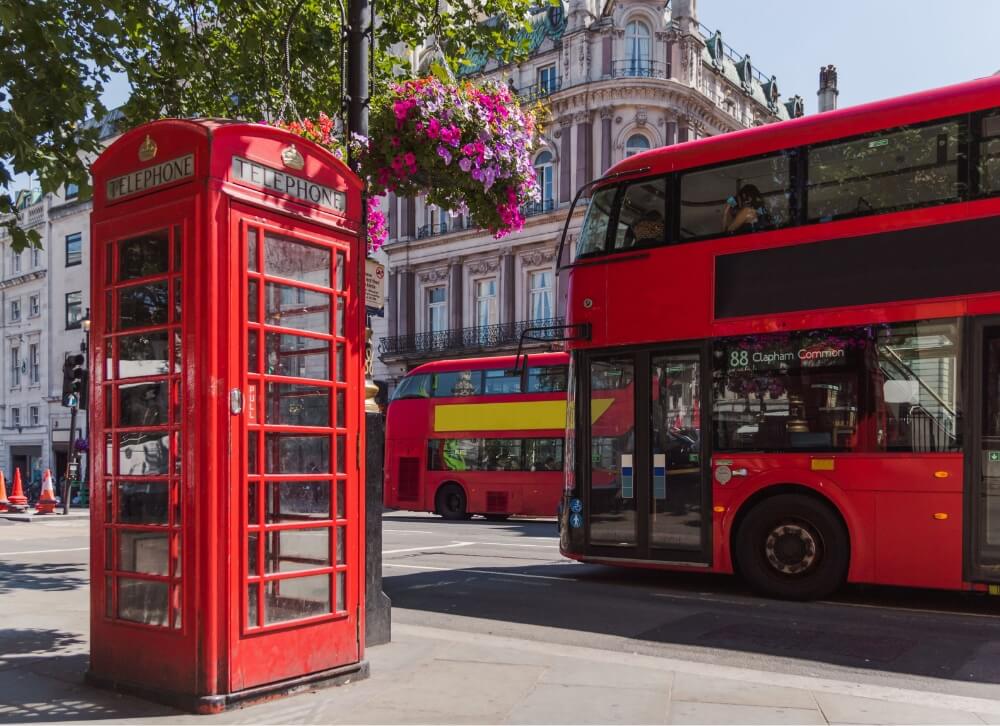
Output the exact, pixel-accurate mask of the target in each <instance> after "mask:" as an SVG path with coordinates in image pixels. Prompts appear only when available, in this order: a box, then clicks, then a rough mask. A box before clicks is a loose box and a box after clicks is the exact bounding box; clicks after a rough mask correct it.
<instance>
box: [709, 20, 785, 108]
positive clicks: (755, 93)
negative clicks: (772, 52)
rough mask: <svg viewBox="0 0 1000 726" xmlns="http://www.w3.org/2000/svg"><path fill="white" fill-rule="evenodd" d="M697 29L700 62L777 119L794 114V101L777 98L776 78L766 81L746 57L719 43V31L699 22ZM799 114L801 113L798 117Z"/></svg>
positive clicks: (720, 36) (765, 77) (748, 57)
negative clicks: (702, 41)
mask: <svg viewBox="0 0 1000 726" xmlns="http://www.w3.org/2000/svg"><path fill="white" fill-rule="evenodd" d="M698 29H699V30H700V31H701V33H702V36H703V37H704V38H705V49H704V51H702V61H703V62H704V63H706V64H707V65H709V66H711V67H712V68H714V69H715V70H716V71H717V72H718V73H720V74H722V75H723V76H725V78H726V80H728V81H729V82H730V83H732V84H733V85H735V86H737V87H738V88H742V89H743V91H744V92H745V93H746V94H747V95H748V96H750V97H751V98H753V100H754V101H756V102H757V103H759V104H761V105H762V106H765V107H767V108H768V110H770V111H771V113H773V114H774V115H775V116H777V117H778V119H780V120H782V121H784V120H787V119H789V118H793V117H794V116H795V115H796V112H797V110H798V108H799V107H798V106H797V105H796V103H795V98H794V97H793V98H791V99H789V100H788V101H785V102H784V103H781V102H780V101H779V100H778V99H779V97H780V94H779V92H778V81H777V78H775V77H774V76H771V77H770V78H768V77H767V76H765V75H764V74H763V73H761V72H760V71H758V70H757V69H756V68H754V67H753V64H752V63H751V62H750V56H749V55H748V54H747V55H743V56H740V55H738V54H737V53H736V51H735V50H733V49H732V48H731V47H730V46H728V45H727V44H726V43H724V42H723V41H722V32H721V31H719V30H716V31H715V32H711V31H709V30H708V28H706V27H705V26H704V25H701V24H700V23H699V25H698ZM799 115H801V114H799Z"/></svg>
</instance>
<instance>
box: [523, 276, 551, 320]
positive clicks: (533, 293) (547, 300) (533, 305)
mask: <svg viewBox="0 0 1000 726" xmlns="http://www.w3.org/2000/svg"><path fill="white" fill-rule="evenodd" d="M528 307H529V311H528V313H529V316H530V318H531V320H532V321H533V322H534V321H538V320H548V319H549V318H551V317H552V271H551V270H539V271H538V272H531V273H528Z"/></svg>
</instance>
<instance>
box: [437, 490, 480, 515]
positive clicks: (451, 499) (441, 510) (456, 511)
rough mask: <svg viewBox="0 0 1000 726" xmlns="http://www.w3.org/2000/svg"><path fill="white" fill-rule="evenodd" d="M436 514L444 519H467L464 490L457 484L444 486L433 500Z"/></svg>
mask: <svg viewBox="0 0 1000 726" xmlns="http://www.w3.org/2000/svg"><path fill="white" fill-rule="evenodd" d="M435 504H436V508H437V513H438V514H440V515H441V516H442V517H444V518H445V519H453V520H454V519H469V517H471V516H472V515H471V514H469V512H468V503H467V501H466V499H465V490H463V489H462V487H460V486H459V485H458V484H445V485H444V486H443V487H441V488H440V489H438V493H437V497H436V498H435Z"/></svg>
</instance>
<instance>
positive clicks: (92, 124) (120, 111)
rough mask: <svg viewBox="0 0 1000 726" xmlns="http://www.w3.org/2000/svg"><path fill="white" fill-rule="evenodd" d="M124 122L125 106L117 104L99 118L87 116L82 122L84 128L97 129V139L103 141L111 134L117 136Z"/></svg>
mask: <svg viewBox="0 0 1000 726" xmlns="http://www.w3.org/2000/svg"><path fill="white" fill-rule="evenodd" d="M124 122H125V107H124V106H118V107H117V108H113V109H111V110H110V111H108V112H107V113H106V114H104V116H102V117H101V118H99V119H98V118H89V119H87V120H86V121H84V122H83V128H85V129H93V128H96V129H98V136H97V138H98V140H99V141H104V140H105V139H110V138H111V137H112V136H117V135H118V134H120V133H121V132H122V131H123V128H122V124H123V123H124Z"/></svg>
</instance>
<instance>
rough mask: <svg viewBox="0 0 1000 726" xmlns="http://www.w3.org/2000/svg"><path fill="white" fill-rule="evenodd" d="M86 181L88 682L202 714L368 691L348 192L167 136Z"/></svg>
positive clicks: (284, 143)
mask: <svg viewBox="0 0 1000 726" xmlns="http://www.w3.org/2000/svg"><path fill="white" fill-rule="evenodd" d="M93 174H94V211H93V215H92V221H91V224H92V234H91V240H92V244H93V252H92V256H91V259H92V260H93V262H92V264H93V268H92V270H91V291H92V293H91V300H92V302H91V308H92V314H91V318H92V320H93V323H92V328H91V338H90V340H91V342H92V345H91V356H90V370H91V377H90V380H91V389H90V394H91V396H90V400H91V402H92V403H91V417H92V418H91V422H90V426H91V428H90V431H91V452H92V466H93V471H92V481H93V482H94V484H93V489H94V496H93V500H92V504H91V517H92V520H91V523H92V534H91V544H92V547H91V553H92V557H91V574H92V578H91V583H92V585H91V655H90V672H89V673H88V677H89V678H90V680H92V681H93V682H97V683H100V684H103V685H107V686H111V687H115V688H120V689H125V690H132V691H138V692H141V693H144V694H146V695H147V696H150V697H152V698H155V699H157V700H166V701H169V702H172V703H174V704H178V705H181V706H182V707H186V708H188V709H191V710H197V711H201V712H211V711H218V710H222V709H224V708H226V707H227V706H229V705H230V704H233V703H236V702H238V701H245V700H246V699H257V698H263V697H267V696H269V695H273V694H274V693H280V692H286V691H289V690H292V689H298V688H301V687H302V686H304V685H306V684H309V683H319V682H343V681H346V680H350V679H352V678H358V677H363V676H364V675H365V674H366V673H367V664H366V663H365V661H364V660H363V656H364V622H363V619H364V616H363V612H364V609H363V606H362V605H363V603H364V601H365V598H364V582H365V568H364V559H363V558H364V552H365V545H364V535H365V528H364V521H365V520H364V470H363V469H364V459H363V457H359V452H362V451H364V440H363V437H364V413H363V411H364V405H363V397H364V376H363V351H364V339H363V335H362V331H363V325H362V319H361V315H362V313H363V307H362V306H363V304H364V302H363V301H364V293H363V288H362V285H363V280H362V278H361V276H360V273H362V272H363V269H364V267H363V265H364V257H365V255H364V249H365V248H364V245H363V241H362V240H361V239H360V236H359V229H360V220H361V214H362V210H361V182H360V180H359V179H358V177H357V176H355V175H354V174H353V173H352V172H351V171H350V170H349V169H348V168H347V166H346V165H344V164H343V163H342V162H341V161H340V160H338V159H337V158H335V157H334V156H333V155H332V154H330V153H329V152H328V151H326V150H325V149H323V148H321V147H319V146H317V145H315V144H312V143H311V142H309V141H306V140H303V139H302V138H300V137H298V136H295V135H293V134H290V133H287V132H285V131H282V130H280V129H275V128H272V127H268V126H263V125H257V124H246V123H230V122H224V121H181V120H165V121H157V122H155V123H151V124H147V125H145V126H141V127H139V128H136V129H133V130H132V131H129V132H128V133H126V134H124V135H123V136H122V137H121V138H120V139H119V140H118V141H116V142H115V143H114V144H112V145H111V146H110V147H109V148H108V149H107V150H106V151H105V152H104V153H103V154H102V155H101V157H100V158H99V159H98V160H97V161H96V162H95V163H94V168H93Z"/></svg>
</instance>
